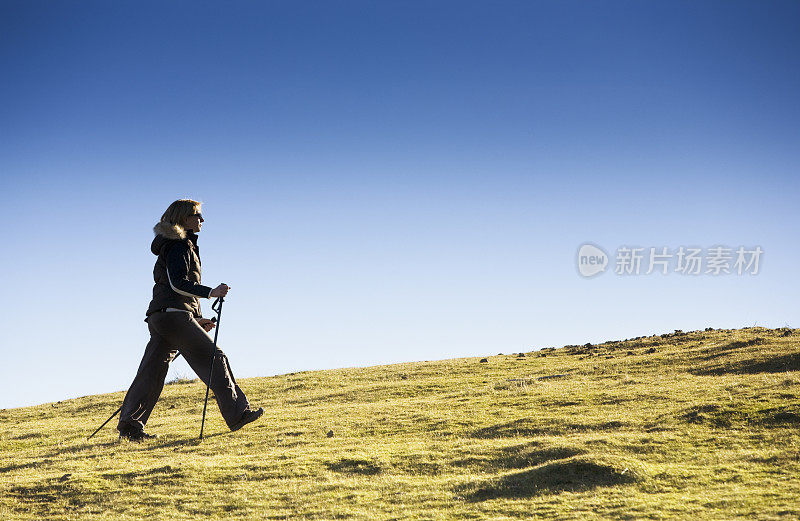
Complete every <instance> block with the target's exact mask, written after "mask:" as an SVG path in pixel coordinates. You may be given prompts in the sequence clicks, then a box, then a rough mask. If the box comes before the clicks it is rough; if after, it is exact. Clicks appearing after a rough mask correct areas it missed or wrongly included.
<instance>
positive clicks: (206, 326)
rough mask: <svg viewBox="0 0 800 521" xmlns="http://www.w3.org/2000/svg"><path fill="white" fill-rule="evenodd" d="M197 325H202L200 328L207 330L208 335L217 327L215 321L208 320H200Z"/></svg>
mask: <svg viewBox="0 0 800 521" xmlns="http://www.w3.org/2000/svg"><path fill="white" fill-rule="evenodd" d="M197 323H198V324H200V327H202V328H203V329H205V330H206V333H208V332H209V331H211V330H212V329H214V328H215V327H217V325H216V324H215V323H214V321H213V320H209V319H207V318H198V319H197Z"/></svg>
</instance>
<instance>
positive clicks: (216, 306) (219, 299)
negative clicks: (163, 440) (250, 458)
mask: <svg viewBox="0 0 800 521" xmlns="http://www.w3.org/2000/svg"><path fill="white" fill-rule="evenodd" d="M223 302H225V298H224V297H217V300H215V301H214V304H212V305H211V309H213V310H214V311H216V312H217V330H216V331H215V332H214V354H213V355H211V371H209V373H208V383H207V384H206V401H205V402H204V403H203V420H202V421H201V422H200V439H201V440H202V439H203V426H204V425H205V424H206V407H207V406H208V390H209V389H210V388H211V379H212V378H213V377H214V361H215V360H216V359H217V336H218V335H219V323H220V322H221V321H222V303H223Z"/></svg>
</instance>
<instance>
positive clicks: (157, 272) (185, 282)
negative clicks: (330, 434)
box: [117, 199, 264, 441]
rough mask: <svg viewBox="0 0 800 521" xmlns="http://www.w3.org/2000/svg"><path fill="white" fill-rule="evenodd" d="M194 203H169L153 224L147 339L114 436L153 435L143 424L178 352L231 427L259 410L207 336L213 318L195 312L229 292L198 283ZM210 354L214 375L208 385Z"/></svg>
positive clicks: (141, 437)
mask: <svg viewBox="0 0 800 521" xmlns="http://www.w3.org/2000/svg"><path fill="white" fill-rule="evenodd" d="M200 205H201V203H199V202H197V201H193V200H191V199H180V200H178V201H175V202H174V203H172V204H171V205H169V208H167V211H166V212H164V215H162V216H161V220H160V221H159V222H158V224H156V225H155V227H154V228H153V231H154V232H155V234H156V236H155V238H154V239H153V243H152V244H151V246H150V250H151V251H152V252H153V254H154V255H157V256H158V259H157V260H156V265H155V267H154V268H153V277H154V278H155V285H154V286H153V300H151V301H150V307H149V308H148V309H147V318H145V322H147V325H148V327H149V329H150V342H148V344H147V347H146V348H145V350H144V356H143V357H142V362H141V363H140V364H139V370H138V372H137V373H136V377H135V378H134V379H133V383H132V384H131V386H130V388H129V389H128V392H127V394H126V395H125V400H124V402H123V403H122V412H121V414H120V417H119V425H117V430H118V431H119V436H120V439H125V440H129V441H142V440H145V439H148V438H155V437H156V436H154V435H152V434H147V433H145V432H144V426H145V424H146V423H147V419H148V418H149V417H150V413H151V412H152V411H153V407H155V405H156V402H157V401H158V397H159V396H160V395H161V390H162V389H163V388H164V378H166V376H167V370H168V369H169V363H170V362H171V361H172V360H173V359H174V358H175V357H176V356H177V353H178V352H179V351H180V353H181V354H182V355H183V357H184V358H185V359H186V361H187V362H188V363H189V366H191V368H192V369H193V370H194V372H195V373H197V376H199V377H200V379H201V380H202V381H203V382H204V383H205V384H206V385H210V387H211V390H212V391H214V397H215V398H216V400H217V405H218V406H219V410H220V412H221V413H222V417H223V418H224V419H225V423H227V424H228V428H230V429H231V430H232V431H235V430H238V429H240V428H241V427H243V426H244V425H246V424H248V423H250V422H252V421H255V420H257V419H258V418H259V417H260V416H261V415H262V414H263V413H264V409H262V408H260V407H259V408H258V409H251V408H250V404H249V403H248V401H247V398H246V397H245V395H244V393H243V392H242V390H241V389H240V388H239V386H238V385H236V380H235V379H234V378H233V372H232V371H231V366H230V363H228V358H227V357H226V356H225V354H224V353H223V352H222V351H221V350H219V349H216V348H215V346H214V342H212V341H211V338H210V337H209V336H208V334H207V333H208V332H209V331H211V330H212V329H213V328H214V327H215V324H214V322H212V321H211V320H208V319H206V318H203V316H202V314H201V313H200V303H199V300H198V299H201V298H215V297H224V296H226V295H227V294H228V291H229V290H230V288H229V287H228V286H227V285H225V284H220V285H219V286H217V287H216V288H214V289H211V288H210V287H207V286H203V285H201V284H200V250H199V249H198V247H197V234H198V233H199V232H200V229H201V228H202V226H203V222H204V219H203V215H202V214H201V213H200ZM215 352H216V360H215V361H214V362H213V363H214V376H213V379H212V381H211V382H210V383H209V382H208V375H209V373H210V371H211V364H212V357H213V356H214V353H215Z"/></svg>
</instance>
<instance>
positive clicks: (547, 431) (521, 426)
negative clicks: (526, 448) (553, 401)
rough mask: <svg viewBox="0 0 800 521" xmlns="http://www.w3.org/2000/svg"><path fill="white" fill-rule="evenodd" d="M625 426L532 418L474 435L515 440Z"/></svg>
mask: <svg viewBox="0 0 800 521" xmlns="http://www.w3.org/2000/svg"><path fill="white" fill-rule="evenodd" d="M624 426H625V425H624V424H623V423H622V422H618V421H610V422H599V423H575V422H572V423H570V422H564V421H559V420H543V421H537V420H533V419H531V418H520V419H518V420H514V421H512V422H508V423H498V424H497V425H491V426H489V427H484V428H482V429H478V430H476V431H474V432H473V433H472V436H473V437H475V438H513V437H520V436H522V437H534V436H546V435H559V434H565V433H568V432H588V431H608V430H617V429H620V428H622V427H624Z"/></svg>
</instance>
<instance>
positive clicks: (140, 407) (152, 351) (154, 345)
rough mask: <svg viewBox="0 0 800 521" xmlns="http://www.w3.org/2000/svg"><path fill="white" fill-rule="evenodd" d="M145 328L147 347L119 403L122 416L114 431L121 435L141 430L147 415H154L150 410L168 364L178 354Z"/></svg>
mask: <svg viewBox="0 0 800 521" xmlns="http://www.w3.org/2000/svg"><path fill="white" fill-rule="evenodd" d="M148 326H149V329H150V342H148V343H147V347H146V348H145V350H144V356H143V357H142V362H141V363H140V364H139V370H138V371H137V372H136V377H135V378H134V379H133V383H132V384H131V386H130V388H129V389H128V392H127V394H126V395H125V400H124V401H123V402H122V412H121V413H120V416H119V426H118V427H117V429H118V430H120V431H122V430H124V429H132V430H135V431H141V430H144V426H145V424H146V423H147V419H148V418H150V413H151V412H153V407H155V405H156V402H157V401H158V397H159V396H161V391H162V390H163V389H164V379H165V378H166V377H167V371H168V370H169V363H170V362H171V361H172V360H173V358H174V357H175V355H176V354H177V351H175V350H171V349H170V347H169V344H168V343H167V341H166V340H165V339H164V337H162V336H161V335H159V334H158V333H157V332H156V331H155V329H154V328H153V326H152V324H149V321H148Z"/></svg>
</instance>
